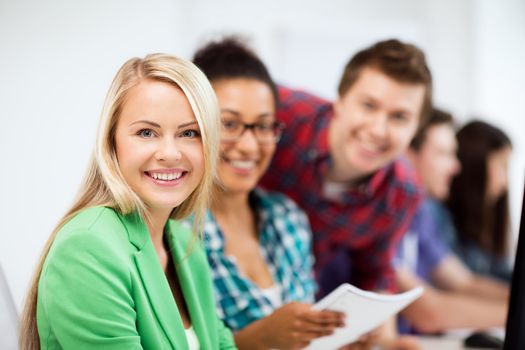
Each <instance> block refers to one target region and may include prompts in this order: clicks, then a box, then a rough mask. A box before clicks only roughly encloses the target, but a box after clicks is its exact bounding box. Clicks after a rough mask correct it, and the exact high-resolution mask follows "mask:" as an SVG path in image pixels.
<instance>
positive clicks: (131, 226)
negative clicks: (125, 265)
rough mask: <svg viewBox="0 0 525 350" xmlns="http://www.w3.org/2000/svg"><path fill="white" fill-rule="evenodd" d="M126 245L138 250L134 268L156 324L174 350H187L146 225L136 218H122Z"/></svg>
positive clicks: (176, 311)
mask: <svg viewBox="0 0 525 350" xmlns="http://www.w3.org/2000/svg"><path fill="white" fill-rule="evenodd" d="M123 222H124V225H125V226H126V229H127V231H128V235H129V241H130V242H131V243H132V244H133V245H134V246H135V247H136V248H137V252H135V254H134V260H135V265H136V266H137V270H138V272H139V275H140V278H141V280H142V283H143V287H144V289H145V290H146V294H147V296H148V299H149V302H150V304H151V307H152V309H153V312H154V314H155V316H156V317H157V320H158V322H159V324H160V325H161V327H162V330H163V331H164V334H165V335H166V338H168V340H169V342H170V344H171V347H172V348H173V349H187V348H188V343H187V341H186V334H185V332H184V325H183V324H182V319H181V318H180V315H179V310H178V308H177V303H176V302H175V299H174V298H173V294H172V292H171V288H170V286H169V283H168V280H167V279H166V275H165V274H164V271H162V268H161V266H160V263H159V258H158V256H157V253H156V252H155V249H154V248H153V244H152V242H151V238H150V236H149V232H148V229H147V226H146V224H145V223H144V221H143V220H142V219H141V218H140V216H139V215H138V214H130V215H126V216H124V217H123Z"/></svg>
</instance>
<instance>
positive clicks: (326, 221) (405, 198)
mask: <svg viewBox="0 0 525 350" xmlns="http://www.w3.org/2000/svg"><path fill="white" fill-rule="evenodd" d="M279 98H280V105H279V109H278V113H277V115H278V118H279V119H280V120H282V121H284V122H285V123H286V128H285V130H284V133H283V136H282V138H281V140H280V142H279V144H278V146H277V151H276V153H275V156H274V159H273V162H272V164H271V165H270V167H269V170H268V171H267V173H266V175H265V176H264V178H263V179H262V182H261V184H262V186H264V187H267V188H270V189H273V190H277V191H281V192H284V193H286V194H287V195H289V196H290V197H292V198H293V199H294V200H295V201H296V202H297V203H298V204H299V205H300V206H301V207H302V208H303V209H304V210H305V211H306V212H307V214H308V217H309V219H310V223H311V225H312V230H313V234H314V253H315V257H316V265H315V269H316V275H317V279H318V282H319V284H320V289H321V291H320V294H321V295H324V294H326V293H327V292H330V291H331V290H332V289H334V288H335V287H337V286H338V285H339V284H340V283H343V282H350V283H352V284H354V285H356V286H358V287H360V288H363V289H367V290H389V291H394V290H395V279H394V270H393V267H392V259H393V258H394V256H395V253H396V250H397V246H398V243H399V241H400V239H401V237H402V236H403V234H404V233H405V232H406V230H407V228H408V225H409V223H410V221H411V219H412V217H413V215H414V213H415V210H416V207H417V205H418V203H419V201H420V199H421V195H422V191H421V187H420V186H419V184H418V182H417V180H416V175H415V173H414V170H413V169H412V168H411V167H410V166H409V165H408V164H407V162H406V161H404V160H403V159H399V160H396V161H394V162H392V163H391V164H390V165H388V166H387V167H385V168H383V169H380V170H379V171H377V172H376V173H375V174H373V175H372V176H371V178H370V179H369V180H368V182H367V183H365V184H364V185H362V186H359V188H353V189H348V190H347V191H346V193H344V195H343V197H342V198H341V200H339V201H335V200H333V199H328V198H326V197H325V196H324V195H323V184H324V175H325V173H326V171H327V169H328V168H329V166H330V163H331V158H330V154H329V149H328V124H329V122H330V120H331V118H332V115H333V112H332V104H331V103H330V102H328V101H325V100H323V99H320V98H318V97H315V96H312V95H310V94H307V93H305V92H302V91H296V90H291V89H288V88H283V87H280V88H279Z"/></svg>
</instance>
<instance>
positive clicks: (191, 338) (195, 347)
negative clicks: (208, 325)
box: [184, 326, 200, 350]
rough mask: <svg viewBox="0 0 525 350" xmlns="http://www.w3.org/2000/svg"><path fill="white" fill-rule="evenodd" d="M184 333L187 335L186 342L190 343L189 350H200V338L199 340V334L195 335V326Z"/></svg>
mask: <svg viewBox="0 0 525 350" xmlns="http://www.w3.org/2000/svg"><path fill="white" fill-rule="evenodd" d="M184 332H185V333H186V340H187V341H188V349H190V350H199V349H200V345H199V338H197V334H195V330H194V329H193V326H190V328H186V329H184Z"/></svg>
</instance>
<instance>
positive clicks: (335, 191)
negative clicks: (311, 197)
mask: <svg viewBox="0 0 525 350" xmlns="http://www.w3.org/2000/svg"><path fill="white" fill-rule="evenodd" d="M349 188H350V186H349V185H348V184H346V183H344V182H332V181H328V180H325V181H324V182H323V196H324V197H325V198H327V199H331V200H333V201H336V202H342V201H343V196H344V194H345V193H346V192H347V191H348V189H349Z"/></svg>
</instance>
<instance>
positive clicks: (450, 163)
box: [409, 123, 460, 200]
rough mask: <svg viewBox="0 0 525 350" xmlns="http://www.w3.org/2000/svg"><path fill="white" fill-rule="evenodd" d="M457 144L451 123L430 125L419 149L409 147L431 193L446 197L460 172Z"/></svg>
mask: <svg viewBox="0 0 525 350" xmlns="http://www.w3.org/2000/svg"><path fill="white" fill-rule="evenodd" d="M457 149H458V143H457V141H456V134H455V132H454V129H453V127H452V125H451V124H448V123H443V124H437V125H434V126H431V127H430V128H428V130H427V131H426V133H425V138H424V141H423V143H422V144H421V147H420V149H419V150H418V151H414V150H410V152H409V156H410V159H411V160H412V163H413V164H414V167H415V168H416V170H417V172H418V174H419V176H420V178H421V180H422V181H423V184H424V186H425V190H426V191H427V193H428V195H429V196H431V197H433V198H435V199H438V200H445V199H447V197H448V194H449V190H450V184H451V182H452V178H453V177H454V176H455V175H456V174H458V173H459V171H460V164H459V160H458V158H457V155H456V153H457Z"/></svg>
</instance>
